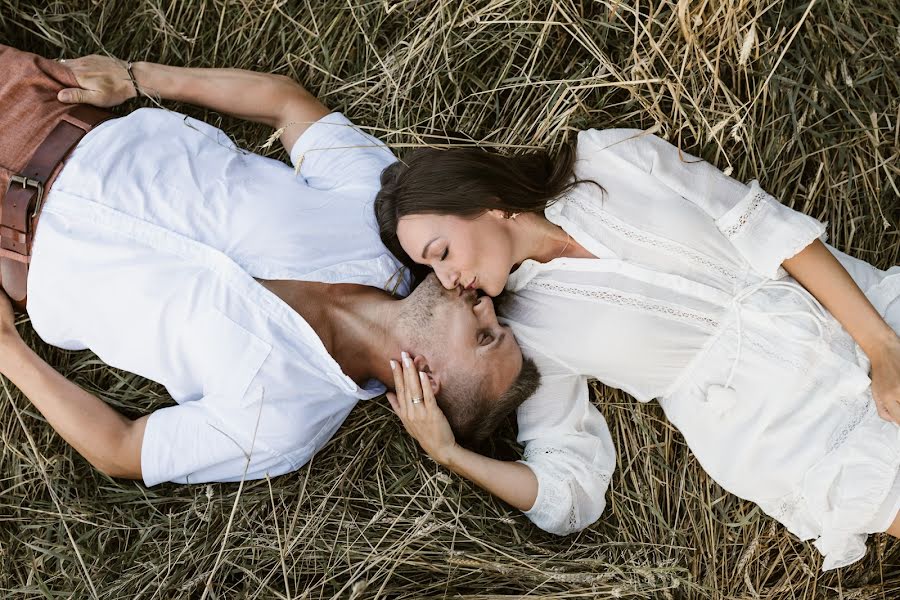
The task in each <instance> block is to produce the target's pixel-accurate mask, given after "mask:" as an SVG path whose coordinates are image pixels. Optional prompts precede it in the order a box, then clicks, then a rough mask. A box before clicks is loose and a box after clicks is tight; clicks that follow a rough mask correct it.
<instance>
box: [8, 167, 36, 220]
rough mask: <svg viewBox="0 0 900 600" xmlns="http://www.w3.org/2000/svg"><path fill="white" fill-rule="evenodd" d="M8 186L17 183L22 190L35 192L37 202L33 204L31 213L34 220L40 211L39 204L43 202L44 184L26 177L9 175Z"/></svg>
mask: <svg viewBox="0 0 900 600" xmlns="http://www.w3.org/2000/svg"><path fill="white" fill-rule="evenodd" d="M9 183H10V186H11V185H12V184H13V183H19V184H21V185H22V188H23V189H27V188H34V189H35V190H37V202H35V203H34V210H33V211H32V213H31V217H32V218H34V217H36V216H37V214H38V212H40V210H41V203H43V201H44V184H43V183H42V182H40V181H38V180H37V179H31V178H30V177H26V176H24V175H11V176H10V178H9Z"/></svg>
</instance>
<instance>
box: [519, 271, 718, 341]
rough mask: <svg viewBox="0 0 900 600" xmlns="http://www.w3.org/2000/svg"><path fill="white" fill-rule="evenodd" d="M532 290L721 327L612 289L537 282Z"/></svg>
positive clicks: (703, 317)
mask: <svg viewBox="0 0 900 600" xmlns="http://www.w3.org/2000/svg"><path fill="white" fill-rule="evenodd" d="M528 287H529V288H531V289H538V290H541V291H543V292H546V293H548V294H553V295H554V296H562V297H566V298H580V299H588V300H597V301H599V302H605V303H607V304H613V305H616V306H625V307H628V308H634V309H637V310H644V311H648V312H654V313H656V314H658V315H661V316H663V317H666V318H669V319H672V320H675V321H684V322H688V323H694V324H700V325H704V326H706V327H709V328H710V329H715V328H717V327H718V326H719V321H718V320H717V319H714V318H712V317H710V316H707V315H705V314H703V313H699V312H695V311H692V310H689V309H686V308H682V307H678V306H670V305H668V304H662V303H659V302H652V301H650V300H647V299H646V298H642V297H640V296H632V295H629V294H625V293H623V292H619V291H616V290H613V289H610V288H603V287H587V286H579V285H575V284H562V283H558V282H555V281H546V280H535V279H532V280H531V281H530V282H529V283H528Z"/></svg>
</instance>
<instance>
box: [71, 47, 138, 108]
mask: <svg viewBox="0 0 900 600" xmlns="http://www.w3.org/2000/svg"><path fill="white" fill-rule="evenodd" d="M60 62H61V63H62V64H63V66H65V67H67V68H68V69H69V70H70V71H72V75H74V76H75V80H76V81H77V82H78V86H79V87H77V88H66V89H64V90H60V92H59V93H58V94H57V96H56V97H57V99H58V100H59V101H60V102H65V103H67V104H92V105H94V106H100V107H103V108H108V107H110V106H117V105H119V104H122V103H123V102H125V101H126V100H130V99H131V98H134V97H135V96H137V90H136V89H135V86H134V84H133V83H132V81H131V77H130V76H129V75H128V69H126V67H125V63H124V62H123V61H121V60H119V59H117V58H110V57H108V56H98V55H96V54H92V55H91V56H84V57H82V58H75V59H71V60H66V59H64V60H62V61H60Z"/></svg>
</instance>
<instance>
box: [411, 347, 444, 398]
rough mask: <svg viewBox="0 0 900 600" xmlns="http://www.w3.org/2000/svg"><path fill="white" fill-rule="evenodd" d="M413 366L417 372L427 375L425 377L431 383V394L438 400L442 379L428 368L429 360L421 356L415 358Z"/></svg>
mask: <svg viewBox="0 0 900 600" xmlns="http://www.w3.org/2000/svg"><path fill="white" fill-rule="evenodd" d="M413 366H415V367H416V370H417V371H421V372H422V373H425V376H426V377H428V381H429V382H430V383H431V392H432V393H433V394H434V397H435V398H437V395H438V392H440V391H441V378H440V377H439V376H438V375H437V374H436V373H434V372H432V370H431V367H429V366H428V359H427V358H425V357H424V356H422V355H421V354H419V355H418V356H416V357H415V358H413Z"/></svg>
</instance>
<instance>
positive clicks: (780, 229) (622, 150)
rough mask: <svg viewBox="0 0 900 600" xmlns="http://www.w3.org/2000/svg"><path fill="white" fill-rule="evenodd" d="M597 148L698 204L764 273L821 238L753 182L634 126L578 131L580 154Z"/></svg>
mask: <svg viewBox="0 0 900 600" xmlns="http://www.w3.org/2000/svg"><path fill="white" fill-rule="evenodd" d="M600 152H603V153H606V154H607V156H615V157H617V158H620V159H623V160H626V161H628V162H630V163H632V164H634V165H636V166H637V167H639V168H640V169H641V170H643V171H644V172H646V173H647V174H648V175H650V176H652V177H654V178H656V179H657V180H658V181H660V182H661V183H662V184H664V185H665V186H666V187H668V188H669V189H671V190H673V191H674V192H676V193H677V194H679V195H680V196H682V197H683V198H685V199H687V200H688V201H690V202H691V203H693V204H695V205H696V206H698V207H699V208H701V209H702V210H703V211H704V212H706V214H708V215H709V217H710V218H711V219H712V220H713V221H714V222H715V224H716V227H717V228H718V229H719V231H720V232H721V233H722V235H724V236H725V237H726V238H727V239H728V240H729V241H730V242H731V243H732V244H733V245H734V247H735V249H736V250H737V251H738V252H739V253H740V254H741V256H743V258H744V259H745V260H746V261H747V263H748V264H749V265H750V267H751V268H752V269H753V270H754V271H755V272H756V273H758V274H759V275H761V276H763V277H768V278H770V279H778V278H781V277H783V276H784V275H785V271H784V269H783V268H782V267H781V263H783V262H784V261H785V260H787V259H789V258H791V257H793V256H794V255H796V254H797V253H798V252H800V251H801V250H803V249H804V248H806V247H807V246H808V245H809V244H811V243H812V242H813V241H815V240H816V239H822V241H825V224H824V223H822V222H821V221H819V220H817V219H814V218H813V217H810V216H809V215H806V214H803V213H801V212H799V211H796V210H794V209H792V208H790V207H788V206H785V205H783V204H782V203H781V202H779V201H778V200H777V199H776V198H775V197H773V196H772V195H770V194H768V193H766V192H765V191H764V190H763V189H762V188H761V187H760V185H759V183H758V182H757V181H755V180H754V181H751V182H750V183H749V184H743V183H741V182H739V181H737V180H735V179H732V178H731V177H728V176H727V175H725V174H724V173H723V172H722V171H720V170H719V169H717V168H716V167H714V166H713V165H711V164H709V163H708V162H705V161H703V160H701V159H699V158H697V157H694V156H691V155H690V154H687V153H685V152H682V151H681V150H679V149H678V148H677V147H675V146H673V145H672V144H670V143H669V142H666V141H665V140H662V139H660V138H658V137H657V136H655V135H652V134H649V133H646V132H643V131H641V130H639V129H607V130H588V131H583V132H581V133H580V134H579V136H578V153H579V157H581V156H582V155H588V156H590V155H594V156H597V154H598V153H600ZM600 183H601V184H602V182H600Z"/></svg>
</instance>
